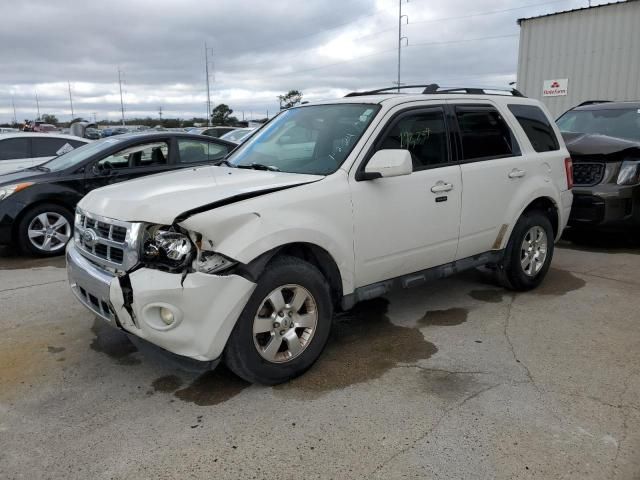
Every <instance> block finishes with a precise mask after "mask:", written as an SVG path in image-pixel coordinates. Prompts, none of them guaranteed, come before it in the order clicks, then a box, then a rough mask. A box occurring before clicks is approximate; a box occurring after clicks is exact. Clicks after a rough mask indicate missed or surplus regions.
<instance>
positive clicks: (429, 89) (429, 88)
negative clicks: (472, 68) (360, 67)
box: [345, 83, 524, 97]
mask: <svg viewBox="0 0 640 480" xmlns="http://www.w3.org/2000/svg"><path fill="white" fill-rule="evenodd" d="M407 88H422V89H423V90H422V93H423V94H425V95H435V94H441V93H443V94H444V93H463V94H469V95H493V93H492V92H506V93H508V94H510V95H512V96H514V97H524V95H523V94H522V93H520V92H519V91H518V90H516V89H515V88H493V87H447V88H442V87H440V86H439V85H438V84H437V83H431V84H429V85H403V86H401V87H387V88H379V89H377V90H368V91H366V92H351V93H348V94H346V95H345V97H363V96H367V95H377V94H379V93H388V94H392V93H396V92H398V91H399V90H405V89H407Z"/></svg>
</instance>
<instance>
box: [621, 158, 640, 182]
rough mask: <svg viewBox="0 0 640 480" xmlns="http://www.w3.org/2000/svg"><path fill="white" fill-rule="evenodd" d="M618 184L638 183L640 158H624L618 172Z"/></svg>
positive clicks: (639, 180)
mask: <svg viewBox="0 0 640 480" xmlns="http://www.w3.org/2000/svg"><path fill="white" fill-rule="evenodd" d="M616 183H617V184H618V185H635V184H636V183H640V160H625V161H624V162H622V166H621V167H620V173H618V180H617V182H616Z"/></svg>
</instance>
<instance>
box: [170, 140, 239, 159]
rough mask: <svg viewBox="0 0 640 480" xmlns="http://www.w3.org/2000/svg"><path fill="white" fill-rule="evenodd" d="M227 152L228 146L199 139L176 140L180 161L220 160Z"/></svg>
mask: <svg viewBox="0 0 640 480" xmlns="http://www.w3.org/2000/svg"><path fill="white" fill-rule="evenodd" d="M227 153H229V147H227V146H226V145H218V144H217V143H211V142H201V141H200V140H187V139H179V140H178V155H179V161H180V163H205V162H210V161H213V160H221V159H222V158H224V156H225V155H226V154H227Z"/></svg>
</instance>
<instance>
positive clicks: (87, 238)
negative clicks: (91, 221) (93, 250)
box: [82, 230, 98, 247]
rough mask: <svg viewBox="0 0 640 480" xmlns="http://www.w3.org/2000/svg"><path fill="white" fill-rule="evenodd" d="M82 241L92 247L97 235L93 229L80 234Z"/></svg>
mask: <svg viewBox="0 0 640 480" xmlns="http://www.w3.org/2000/svg"><path fill="white" fill-rule="evenodd" d="M82 241H83V243H84V244H85V245H86V246H87V247H93V246H94V245H95V244H96V242H97V241H98V235H96V232H94V231H93V230H85V231H84V233H83V234H82Z"/></svg>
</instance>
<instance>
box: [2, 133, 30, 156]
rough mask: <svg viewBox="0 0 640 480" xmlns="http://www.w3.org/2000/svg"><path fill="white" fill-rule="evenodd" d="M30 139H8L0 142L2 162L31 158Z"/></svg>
mask: <svg viewBox="0 0 640 480" xmlns="http://www.w3.org/2000/svg"><path fill="white" fill-rule="evenodd" d="M30 156H31V155H29V138H7V139H6V140H2V141H0V160H11V159H19V158H29V157H30Z"/></svg>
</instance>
